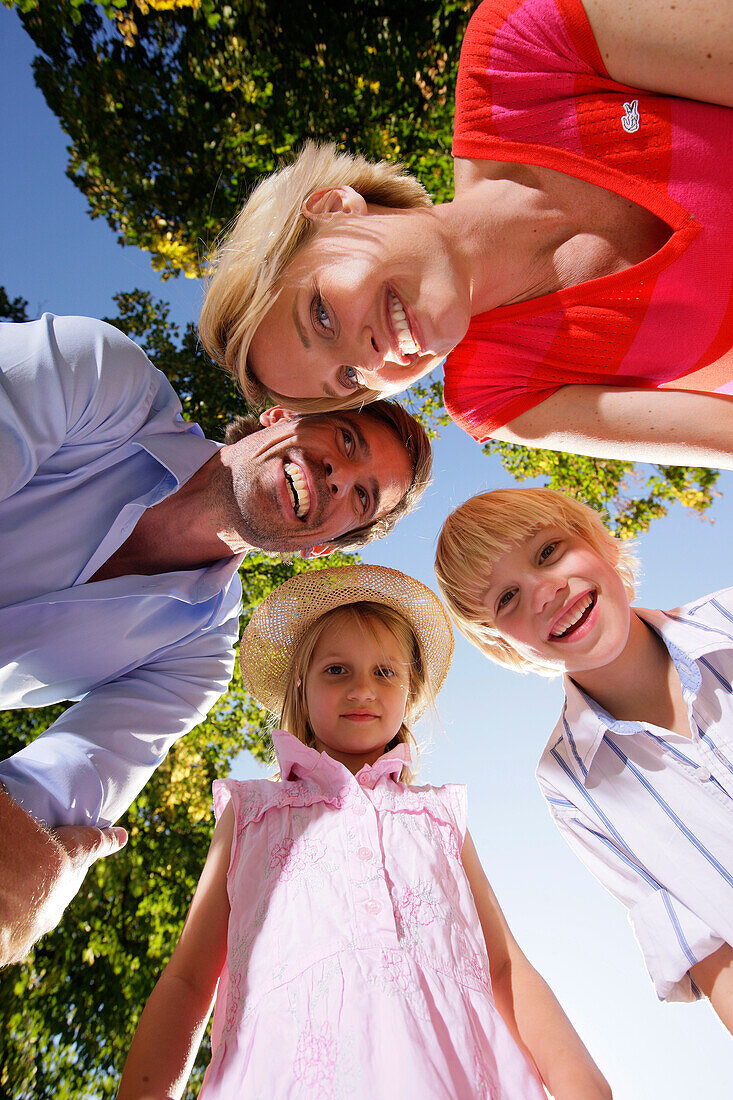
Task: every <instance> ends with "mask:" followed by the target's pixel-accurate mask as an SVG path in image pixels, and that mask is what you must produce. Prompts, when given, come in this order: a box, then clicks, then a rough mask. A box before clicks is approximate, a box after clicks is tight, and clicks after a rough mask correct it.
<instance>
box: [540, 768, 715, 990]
mask: <svg viewBox="0 0 733 1100" xmlns="http://www.w3.org/2000/svg"><path fill="white" fill-rule="evenodd" d="M540 785H541V787H542V793H543V794H544V796H545V799H546V800H547V804H548V806H549V809H550V814H551V816H552V818H553V819H554V821H555V824H556V825H557V827H558V829H559V830H560V833H561V834H562V836H563V837H564V839H565V840H566V841H567V843H568V844H569V845H570V847H571V848H572V850H573V851H574V852H575V854H576V855H577V856H578V858H579V859H580V860H581V862H582V863H584V864H585V866H586V867H587V868H588V870H589V871H590V872H591V874H593V875H594V876H595V878H597V879H598V881H599V882H600V883H601V884H602V885H603V886H605V888H606V890H608V891H609V893H611V894H613V896H614V897H616V898H618V900H619V901H620V902H621V903H622V904H623V905H625V906H626V908H627V909H628V911H629V920H630V921H631V925H632V927H633V929H634V933H635V935H636V939H637V942H638V944H639V946H640V948H641V951H642V954H643V956H644V961H645V963H646V966H647V970H648V971H649V974H650V976H651V979H652V981H653V982H654V987H655V989H656V991H657V996H658V997H659V999H660V1000H662V1001H695V1000H697V999H698V998H699V997H700V992H699V990H698V989H697V987H696V986H695V983H694V982H693V981H692V979H691V977H690V975H689V970H690V967H692V966H694V965H695V963H697V962H700V960H701V959H705V958H707V957H708V955H711V954H712V953H713V952H714V951H716V950H717V949H718V948H719V947H722V945H723V943H724V940H723V939H722V938H721V937H720V936H718V935H716V933H715V932H714V931H713V930H712V929H711V928H709V927H708V926H707V925H706V924H705V922H704V921H703V920H701V919H700V917H699V916H697V915H696V914H695V913H693V912H692V911H691V910H690V909H688V907H687V906H686V905H684V904H683V903H682V902H681V901H680V900H679V898H676V897H674V895H672V894H671V893H670V892H669V891H668V890H666V889H665V888H664V886H663V884H662V883H660V882H658V881H657V880H656V879H655V878H654V876H653V875H652V874H651V872H650V871H649V870H648V869H647V868H646V867H645V866H644V865H643V864H642V863H641V862H640V861H639V860H638V859H637V858H636V857H635V856H634V854H633V853H632V852H631V851H630V850H629V849H628V848H626V846H625V845H624V843H623V841H622V840H621V838H620V837H617V836H613V835H612V834H611V832H610V831H606V830H604V829H602V828H600V827H599V825H598V824H597V823H596V822H594V821H591V820H590V819H589V818H587V817H586V816H585V815H584V814H583V813H582V811H581V810H579V809H578V808H577V807H576V806H574V805H573V804H572V803H571V802H569V801H567V799H565V798H563V797H562V796H560V795H558V794H556V793H554V792H552V791H551V790H548V789H546V787H545V785H544V784H542V783H541V784H540Z"/></svg>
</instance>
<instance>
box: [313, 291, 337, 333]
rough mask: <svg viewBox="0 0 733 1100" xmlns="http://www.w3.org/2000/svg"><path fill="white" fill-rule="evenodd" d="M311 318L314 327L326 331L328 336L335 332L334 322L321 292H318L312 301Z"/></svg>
mask: <svg viewBox="0 0 733 1100" xmlns="http://www.w3.org/2000/svg"><path fill="white" fill-rule="evenodd" d="M311 318H312V320H313V325H314V327H315V328H316V329H318V330H319V331H320V332H323V333H325V334H326V335H327V336H331V335H332V334H333V324H332V323H331V318H330V316H329V314H328V310H327V309H326V306H325V305H324V302H323V298H321V296H320V294H316V295H315V296H314V297H313V300H312V301H311Z"/></svg>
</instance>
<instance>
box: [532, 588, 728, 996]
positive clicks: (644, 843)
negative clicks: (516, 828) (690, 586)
mask: <svg viewBox="0 0 733 1100" xmlns="http://www.w3.org/2000/svg"><path fill="white" fill-rule="evenodd" d="M634 610H635V611H636V613H637V614H638V615H639V616H640V617H641V618H642V619H644V621H645V622H647V623H649V625H650V626H652V627H653V628H654V629H655V630H656V631H657V632H658V633H659V634H660V635H661V637H662V639H663V640H664V642H665V644H666V646H667V649H668V650H669V654H670V657H671V658H672V660H673V662H674V665H675V668H676V669H677V672H678V674H679V677H680V682H681V685H682V691H683V695H684V699H685V702H686V703H687V709H688V715H689V720H690V733H691V737H690V738H687V737H682V736H680V735H679V734H675V733H672V732H671V731H670V730H667V729H662V728H661V727H659V726H654V725H651V724H648V723H643V722H628V721H626V722H617V721H616V720H615V719H614V718H612V717H611V715H610V714H608V713H607V712H606V711H604V710H603V708H602V707H600V706H599V705H598V704H597V703H596V702H595V701H594V700H593V699H591V698H589V697H588V696H587V695H585V694H584V693H583V692H582V691H581V690H580V689H579V688H578V686H577V685H576V684H575V683H573V681H572V680H570V679H569V678H568V677H565V691H566V700H565V706H564V707H563V713H562V715H561V718H560V721H559V722H558V724H557V726H556V727H555V730H554V731H553V735H552V737H551V738H550V741H549V743H548V745H547V747H546V749H545V751H544V753H543V754H542V758H541V760H540V763H539V766H538V769H537V780H538V782H539V785H540V789H541V791H542V793H543V795H544V797H545V799H546V800H547V803H548V806H549V808H550V813H551V815H552V817H553V818H554V820H555V822H556V824H557V826H558V828H559V829H560V831H561V833H562V834H563V836H564V837H565V839H566V840H567V841H568V843H569V844H570V846H571V848H572V849H573V851H574V852H575V853H576V854H577V855H578V856H579V857H580V859H581V860H582V861H583V863H585V865H586V866H587V867H588V868H589V870H590V871H592V873H593V874H594V875H595V876H596V878H597V879H599V881H600V882H601V883H603V885H604V886H605V887H606V889H607V890H609V891H610V892H611V893H612V894H614V895H615V896H616V897H617V898H618V899H619V900H620V901H622V902H623V904H624V905H626V906H627V908H628V910H629V918H630V920H631V924H632V926H633V928H634V932H635V934H636V938H637V940H638V942H639V946H640V947H641V950H642V952H643V954H644V958H645V961H646V964H647V967H648V970H649V973H650V975H651V977H652V980H653V982H654V985H655V987H656V990H657V994H658V996H659V997H660V999H661V1000H669V1001H691V1000H695V999H696V998H697V997H698V996H699V995H700V994H699V991H698V990H697V988H696V987H695V984H694V982H693V981H692V979H691V978H690V976H689V973H688V971H689V969H690V967H691V966H693V965H694V964H695V963H696V962H699V961H700V960H701V959H704V958H706V957H707V956H708V955H710V954H712V952H713V951H715V950H717V948H719V947H720V946H722V944H723V943H731V944H733V691H732V689H731V681H732V680H733V588H728V589H725V590H724V591H722V592H717V593H715V594H714V595H712V596H706V597H704V598H703V599H701V600H698V601H696V602H695V603H692V604H688V605H687V606H685V607H681V608H677V609H675V610H674V611H669V612H663V611H647V610H642V609H640V608H634Z"/></svg>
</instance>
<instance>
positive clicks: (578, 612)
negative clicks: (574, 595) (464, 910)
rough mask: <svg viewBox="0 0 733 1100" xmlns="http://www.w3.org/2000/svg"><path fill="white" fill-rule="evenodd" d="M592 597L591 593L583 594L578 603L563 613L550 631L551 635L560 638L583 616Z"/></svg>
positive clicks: (590, 604) (591, 604)
mask: <svg viewBox="0 0 733 1100" xmlns="http://www.w3.org/2000/svg"><path fill="white" fill-rule="evenodd" d="M593 599H594V597H593V596H592V595H588V596H584V597H583V599H582V600H581V601H580V603H577V604H576V605H575V607H573V608H572V610H571V611H569V612H568V613H567V615H563V617H562V619H560V622H559V623H558V624H557V625H556V627H555V629H554V630H553V631H552V634H551V637H553V638H561V637H562V635H563V634H567V632H568V631H569V630H570V628H571V627H573V626H575V624H576V623H577V622H579V621H580V620H581V619H582V618H583V616H584V615H585V613H586V611H587V610H588V608H589V607H592V606H593Z"/></svg>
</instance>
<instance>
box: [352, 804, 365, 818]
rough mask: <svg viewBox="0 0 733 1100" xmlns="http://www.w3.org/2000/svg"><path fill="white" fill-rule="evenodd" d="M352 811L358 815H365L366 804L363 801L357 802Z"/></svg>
mask: <svg viewBox="0 0 733 1100" xmlns="http://www.w3.org/2000/svg"><path fill="white" fill-rule="evenodd" d="M352 812H353V813H355V814H356V816H357V817H363V816H364V814H365V813H366V806H365V805H364V803H363V802H357V803H356V805H355V806H354V807H353V811H352Z"/></svg>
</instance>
